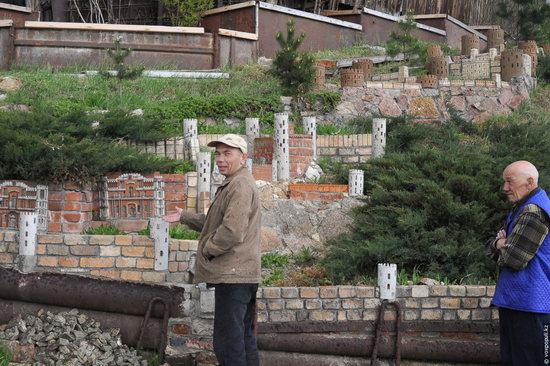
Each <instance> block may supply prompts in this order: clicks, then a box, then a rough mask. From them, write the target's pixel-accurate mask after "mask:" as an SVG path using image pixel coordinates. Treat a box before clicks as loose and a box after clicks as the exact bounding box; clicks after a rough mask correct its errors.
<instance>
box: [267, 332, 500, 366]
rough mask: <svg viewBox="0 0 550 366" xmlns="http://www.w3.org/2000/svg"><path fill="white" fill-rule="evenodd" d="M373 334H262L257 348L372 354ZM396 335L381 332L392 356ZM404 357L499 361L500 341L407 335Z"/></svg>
mask: <svg viewBox="0 0 550 366" xmlns="http://www.w3.org/2000/svg"><path fill="white" fill-rule="evenodd" d="M373 344H374V337H373V336H370V335H369V336H367V335H364V334H357V333H348V334H315V333H309V334H289V333H284V334H259V335H258V348H259V349H261V350H265V351H278V352H295V353H307V354H318V355H339V356H350V357H369V356H370V355H371V354H372V350H373V349H372V345H373ZM394 351H395V336H394V335H382V337H381V338H380V340H379V348H378V354H379V355H380V356H381V357H383V358H393V357H394ZM401 358H402V359H408V360H433V361H447V362H475V363H497V362H498V361H499V347H498V341H481V340H456V339H445V338H433V339H429V338H424V337H413V336H407V335H404V336H403V337H402V340H401Z"/></svg>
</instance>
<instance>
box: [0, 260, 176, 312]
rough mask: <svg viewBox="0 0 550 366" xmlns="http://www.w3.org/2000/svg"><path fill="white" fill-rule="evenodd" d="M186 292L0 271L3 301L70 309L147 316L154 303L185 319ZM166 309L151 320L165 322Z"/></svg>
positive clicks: (53, 275) (157, 310)
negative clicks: (160, 319) (165, 306)
mask: <svg viewBox="0 0 550 366" xmlns="http://www.w3.org/2000/svg"><path fill="white" fill-rule="evenodd" d="M184 292H185V290H184V289H183V288H179V287H176V286H164V285H163V286H161V285H150V284H143V283H135V282H125V281H115V280H104V279H94V278H87V277H82V276H77V275H69V274H60V273H30V274H23V273H21V272H18V271H16V270H14V269H9V268H2V267H0V298H2V299H5V300H15V301H26V302H30V303H39V304H48V305H54V306H63V307H68V308H78V309H86V310H95V311H103V312H110V313H120V314H127V315H138V316H142V317H143V316H144V315H145V312H146V311H147V307H148V305H149V302H150V301H151V299H153V298H155V297H158V298H161V299H162V300H163V301H164V302H165V303H166V304H168V305H169V308H170V309H171V311H170V317H180V316H182V315H183V310H182V308H181V306H180V305H181V303H182V302H183V300H184ZM163 315H164V307H163V306H162V305H161V304H160V303H157V304H155V306H154V307H153V309H152V311H151V317H153V318H162V317H163Z"/></svg>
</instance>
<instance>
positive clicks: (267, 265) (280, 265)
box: [261, 253, 289, 286]
mask: <svg viewBox="0 0 550 366" xmlns="http://www.w3.org/2000/svg"><path fill="white" fill-rule="evenodd" d="M261 261H262V268H263V269H268V270H270V271H269V272H270V273H269V275H268V276H266V277H265V278H263V280H262V285H263V286H278V285H280V284H282V282H283V280H284V277H285V276H284V273H285V267H286V266H287V265H288V263H289V257H288V255H286V254H279V253H266V254H264V255H262V259H261Z"/></svg>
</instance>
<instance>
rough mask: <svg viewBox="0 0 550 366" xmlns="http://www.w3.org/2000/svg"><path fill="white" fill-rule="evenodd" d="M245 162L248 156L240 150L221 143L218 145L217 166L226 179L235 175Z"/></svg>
mask: <svg viewBox="0 0 550 366" xmlns="http://www.w3.org/2000/svg"><path fill="white" fill-rule="evenodd" d="M245 162H246V154H243V152H242V151H241V150H240V149H237V148H235V147H231V146H227V145H226V144H221V143H220V144H217V145H216V165H217V166H218V169H219V170H220V173H221V174H223V175H225V176H226V177H229V176H231V175H233V174H235V173H236V172H237V170H239V169H240V168H241V167H242V166H243V165H244V164H245Z"/></svg>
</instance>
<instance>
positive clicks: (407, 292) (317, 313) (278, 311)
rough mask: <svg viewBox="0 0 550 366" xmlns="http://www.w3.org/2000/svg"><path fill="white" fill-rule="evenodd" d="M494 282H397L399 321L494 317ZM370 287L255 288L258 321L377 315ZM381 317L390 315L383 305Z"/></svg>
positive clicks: (373, 290) (376, 302)
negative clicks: (440, 283) (437, 283)
mask: <svg viewBox="0 0 550 366" xmlns="http://www.w3.org/2000/svg"><path fill="white" fill-rule="evenodd" d="M494 290H495V289H494V286H425V285H416V286H398V287H397V301H398V302H399V304H400V305H401V307H402V310H403V320H404V321H412V320H471V321H487V320H494V319H498V312H497V310H496V309H491V308H490V307H489V306H490V304H491V299H492V296H493V295H494ZM376 292H377V291H376V288H375V287H373V286H365V287H359V286H330V287H282V288H279V287H265V288H262V289H260V290H259V291H258V299H259V301H258V310H259V312H258V321H260V322H294V321H305V320H311V321H329V322H331V321H339V322H341V321H353V320H376V319H377V316H378V313H377V311H378V308H379V306H380V304H381V300H380V299H379V298H378V297H377V294H376ZM384 319H385V320H395V311H393V310H392V309H388V311H387V312H386V314H385V315H384Z"/></svg>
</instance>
